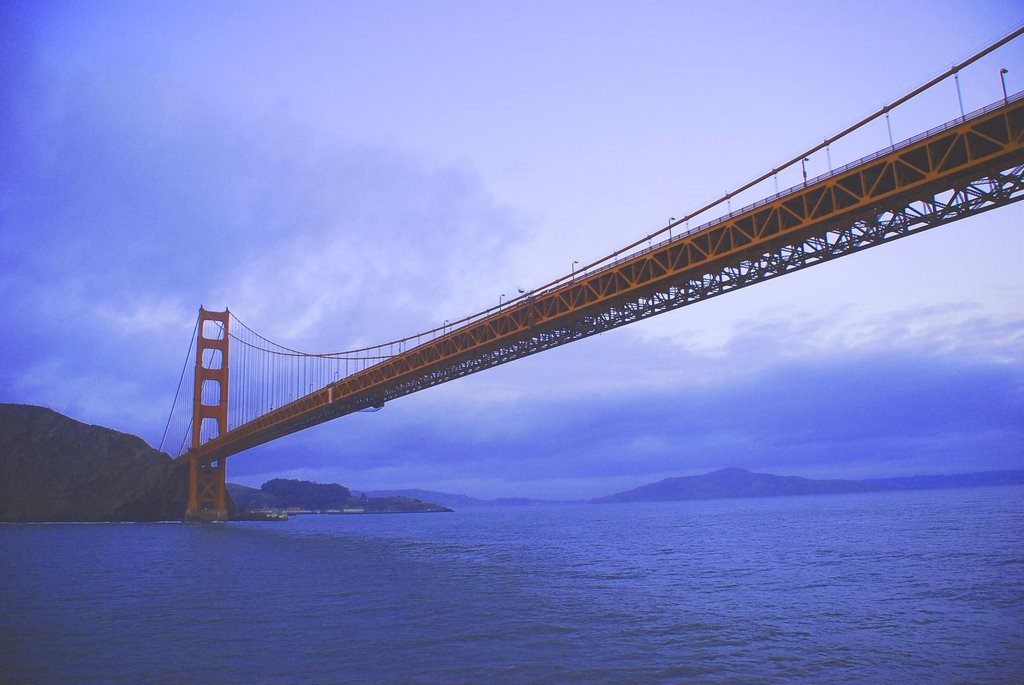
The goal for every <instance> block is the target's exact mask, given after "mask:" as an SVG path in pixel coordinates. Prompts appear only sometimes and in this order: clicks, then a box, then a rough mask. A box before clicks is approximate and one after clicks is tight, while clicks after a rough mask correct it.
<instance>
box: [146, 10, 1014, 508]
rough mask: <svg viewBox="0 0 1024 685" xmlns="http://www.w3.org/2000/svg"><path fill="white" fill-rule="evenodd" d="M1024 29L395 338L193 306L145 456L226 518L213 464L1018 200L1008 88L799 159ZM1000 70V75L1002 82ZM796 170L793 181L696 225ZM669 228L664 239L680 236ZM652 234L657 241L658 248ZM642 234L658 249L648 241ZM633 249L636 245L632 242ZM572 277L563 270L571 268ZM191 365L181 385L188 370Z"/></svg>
mask: <svg viewBox="0 0 1024 685" xmlns="http://www.w3.org/2000/svg"><path fill="white" fill-rule="evenodd" d="M1022 33H1024V28H1018V29H1016V30H1015V31H1013V32H1011V33H1010V34H1008V35H1007V36H1005V37H1003V38H1002V39H1001V40H999V41H996V42H995V43H993V44H992V45H989V46H988V47H986V48H984V49H983V50H980V51H979V52H977V53H975V54H974V55H972V56H971V57H970V58H968V59H966V60H964V61H962V62H960V63H959V64H956V65H954V66H953V67H951V68H950V69H949V70H947V71H946V72H944V73H943V74H940V75H939V76H937V77H936V78H934V79H932V80H931V81H929V82H928V83H926V84H924V85H922V86H921V87H919V88H917V89H915V90H914V91H912V92H910V93H908V94H907V95H905V96H903V97H902V98H900V99H898V100H896V101H894V102H893V103H890V104H889V105H886V106H885V107H883V108H882V109H880V110H879V111H877V112H875V113H874V114H872V115H871V116H869V117H866V118H865V119H863V120H861V121H860V122H858V123H856V124H854V125H852V126H850V127H849V128H847V129H846V130H844V131H842V132H841V133H839V134H837V135H835V136H833V137H831V138H827V139H825V140H824V141H823V142H822V143H820V144H818V145H816V146H815V147H812V148H810V149H809V150H806V151H804V152H803V153H801V154H799V155H797V156H795V157H794V158H792V159H790V160H788V161H787V162H784V163H783V164H780V165H779V166H777V167H775V168H773V169H772V170H771V171H769V172H767V173H765V174H763V175H762V176H760V177H758V178H756V179H754V180H753V181H751V182H750V183H748V184H746V185H744V186H743V187H741V188H738V189H736V190H735V191H732V192H730V193H726V195H724V196H723V197H721V198H719V199H718V200H716V201H714V202H712V203H710V204H708V205H706V206H704V207H701V208H700V209H698V210H696V211H694V212H691V213H689V214H687V215H686V216H684V217H682V218H680V219H674V220H673V221H671V222H670V223H669V224H668V225H667V226H665V227H662V228H660V229H659V230H657V231H655V232H653V233H650V234H649V235H646V236H644V237H642V238H641V239H639V240H637V241H636V242H634V243H632V244H630V245H627V246H626V247H623V248H621V249H619V250H617V251H615V252H614V253H612V254H610V255H608V256H607V257H604V258H602V259H600V260H597V261H595V262H593V263H591V264H587V265H585V266H583V267H580V268H578V269H576V268H574V269H573V271H572V272H571V273H570V274H568V275H565V276H563V277H561V278H558V279H556V280H554V281H551V282H550V283H547V284H545V285H542V286H540V287H538V288H535V289H533V290H530V291H528V292H522V293H520V294H519V295H518V296H517V297H514V298H511V299H509V300H508V301H505V302H499V305H498V306H496V307H491V308H489V309H486V310H484V311H481V312H478V313H475V314H472V315H469V316H466V317H464V318H463V319H460V320H457V321H452V322H448V321H445V322H444V324H443V325H441V326H437V327H435V328H432V329H430V330H426V331H421V332H419V333H415V334H413V335H409V336H407V337H404V338H401V339H398V340H392V341H388V342H385V343H381V344H378V345H373V346H369V347H362V348H359V349H352V350H346V351H341V352H330V353H323V354H310V353H306V352H301V351H299V350H295V349H292V348H289V347H286V346H284V345H281V344H279V343H276V342H274V341H271V340H269V339H267V338H265V337H263V336H262V335H260V334H259V333H257V332H256V331H254V330H253V329H252V328H250V327H248V326H247V325H246V324H245V323H243V322H242V321H240V320H239V319H238V318H237V317H236V316H234V315H233V314H232V313H231V312H229V311H228V310H225V311H223V312H215V311H209V310H207V309H205V308H200V310H199V317H198V320H197V322H196V328H195V330H194V331H193V335H192V342H191V345H190V348H189V352H188V354H187V356H186V361H185V366H184V368H183V370H182V375H181V379H180V380H179V384H178V391H177V393H176V395H175V400H174V403H173V406H172V409H171V413H170V416H169V418H168V421H167V426H166V428H165V431H164V436H163V439H162V441H161V445H160V449H162V450H166V451H169V452H172V453H173V454H175V455H177V459H178V460H179V461H185V462H188V464H189V469H190V486H189V505H188V512H187V516H188V518H190V519H200V520H211V519H212V520H217V519H224V518H226V509H225V476H226V460H227V458H228V457H230V456H231V455H234V454H238V453H239V452H242V451H243V450H246V449H249V448H251V447H255V446H257V445H260V444H263V443H266V442H269V441H271V440H275V439H277V438H280V437H283V436H285V435H288V434H290V433H294V432H296V431H300V430H302V429H304V428H308V427H311V426H315V425H317V424H320V423H323V422H325V421H329V420H331V419H334V418H337V417H340V416H344V415H346V414H351V413H353V412H358V411H368V410H374V409H378V408H380V407H382V406H383V405H384V403H385V402H389V401H392V400H395V399H397V398H399V397H402V396H404V395H408V394H410V393H413V392H416V391H418V390H423V389H425V388H429V387H431V386H433V385H437V384H440V383H445V382H447V381H450V380H454V379H456V378H460V377H462V376H466V375H468V374H471V373H476V372H478V371H482V370H484V369H487V368H490V367H493V366H497V365H499V364H504V363H506V362H510V361H512V360H515V359H519V358H521V357H525V356H528V355H531V354H535V353H537V352H541V351H543V350H547V349H550V348H552V347H557V346H559V345H564V344H566V343H570V342H573V341H576V340H580V339H582V338H586V337H588V336H591V335H595V334H597V333H601V332H604V331H607V330H611V329H613V328H618V327H619V326H624V325H626V324H629V323H632V322H634V321H640V320H642V319H646V318H648V317H650V316H653V315H655V314H661V313H663V312H667V311H670V310H673V309H677V308H679V307H683V306H686V305H688V304H692V303H694V302H699V301H701V300H706V299H708V298H711V297H714V296H716V295H721V294H723V293H727V292H730V291H732V290H736V289H738V288H743V287H746V286H749V285H754V284H755V283H760V282H762V281H765V280H768V279H770V278H775V277H777V276H782V275H784V274H787V273H791V272H793V271H797V270H799V269H804V268H807V267H809V266H813V265H815V264H820V263H823V262H826V261H829V260H831V259H835V258H837V257H842V256H845V255H849V254H853V253H855V252H859V251H861V250H864V249H867V248H869V247H874V246H876V245H882V244H884V243H887V242H891V241H893V240H897V239H899V238H904V237H907V236H910V235H915V234H917V233H920V232H922V231H925V230H928V229H930V228H935V227H936V226H941V225H944V224H948V223H950V222H953V221H956V220H958V219H963V218H966V217H969V216H974V215H977V214H980V213H982V212H986V211H989V210H992V209H996V208H998V207H1003V206H1005V205H1008V204H1011V203H1014V202H1017V201H1019V200H1021V199H1024V92H1021V93H1016V94H1014V95H1012V96H1011V95H1008V94H1007V93H1006V88H1005V80H1003V81H1002V83H1003V93H1002V98H1001V99H999V100H997V101H996V102H993V103H992V104H990V105H988V106H986V107H983V108H981V109H979V110H976V111H973V112H970V113H966V112H964V111H963V105H962V104H961V105H960V116H959V117H957V118H955V119H953V120H951V121H948V122H947V123H945V124H942V125H941V126H937V127H935V128H932V129H930V130H928V131H925V132H923V133H920V134H919V135H916V136H914V137H912V138H909V139H906V140H903V141H899V142H894V141H893V140H892V138H891V135H892V134H891V128H890V129H889V131H890V133H889V136H890V140H889V145H888V146H887V147H884V148H882V149H880V150H877V151H876V152H874V153H872V154H870V155H868V156H866V157H863V158H861V159H858V160H857V161H854V162H851V163H849V164H846V165H844V166H841V167H839V168H836V169H831V170H830V171H829V172H828V173H825V174H822V175H820V176H817V177H815V178H811V179H808V178H807V177H806V171H805V167H804V162H806V161H807V159H808V158H809V156H810V155H811V154H813V153H815V152H818V151H820V150H822V149H825V150H826V151H828V149H829V146H830V145H831V144H832V143H835V142H836V141H838V140H840V139H842V138H844V137H846V136H847V135H849V134H850V133H852V132H854V131H856V130H858V129H860V128H862V127H863V126H865V125H866V124H868V123H869V122H872V121H875V120H877V119H879V118H881V117H883V116H884V117H886V119H887V123H888V115H889V113H890V112H891V111H892V110H893V109H894V108H895V107H898V106H899V105H901V104H903V103H905V102H907V101H909V100H911V99H913V98H915V97H917V96H918V95H920V94H921V93H923V92H924V91H926V90H928V89H930V88H933V87H934V86H936V85H937V84H939V83H941V82H943V81H945V80H947V79H948V78H950V77H953V79H954V80H955V81H956V86H957V95H958V100H959V101H960V102H961V103H962V99H960V98H959V95H960V91H959V80H958V74H959V72H960V70H962V69H963V68H964V67H966V66H968V65H970V64H972V63H974V62H976V61H977V60H979V59H981V58H982V57H984V56H985V55H987V54H989V53H991V52H993V51H994V50H996V49H997V48H999V47H1001V46H1002V45H1005V44H1006V43H1009V42H1010V41H1012V40H1014V39H1016V38H1017V37H1019V36H1020V35H1021V34H1022ZM1005 73H1006V72H1005V70H1003V72H1001V73H1000V77H1001V78H1002V77H1003V76H1004V75H1005ZM797 164H800V165H801V169H802V170H803V181H802V183H800V184H798V185H796V186H793V187H791V188H788V189H786V190H783V191H781V192H776V193H774V194H773V195H770V196H768V197H765V198H764V199H762V200H759V201H758V202H755V203H754V204H751V205H749V206H746V207H743V208H742V209H739V210H736V211H731V212H729V213H727V214H725V215H724V216H721V217H718V218H716V219H714V220H711V221H708V222H706V223H704V224H702V225H700V226H697V227H696V228H692V229H690V228H688V226H689V222H690V220H691V219H693V218H694V217H698V216H701V215H702V214H704V213H706V212H708V211H709V210H712V209H713V208H715V207H717V206H719V205H721V204H722V203H725V202H730V201H731V199H732V198H733V197H735V196H736V195H738V194H739V193H742V192H744V191H747V190H750V189H751V188H754V187H755V186H757V185H758V184H760V183H762V182H764V181H766V180H767V179H769V178H772V177H775V178H776V179H777V176H778V173H779V172H780V171H782V170H784V169H788V168H791V167H794V166H795V165H797ZM681 227H682V228H683V230H680V228H681ZM666 234H667V237H664V238H662V236H665V235H666ZM655 238H662V239H661V240H660V242H658V243H654V239H655ZM645 244H646V246H645ZM574 267H575V264H574ZM190 368H191V369H193V371H194V372H193V373H191V374H189V373H188V370H189V369H190Z"/></svg>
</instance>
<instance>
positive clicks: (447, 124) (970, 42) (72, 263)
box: [0, 0, 1024, 498]
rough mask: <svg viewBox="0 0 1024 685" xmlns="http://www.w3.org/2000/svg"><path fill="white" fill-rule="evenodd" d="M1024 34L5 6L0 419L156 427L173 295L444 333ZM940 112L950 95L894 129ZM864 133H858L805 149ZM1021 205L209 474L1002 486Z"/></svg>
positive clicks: (544, 491) (259, 318) (907, 111)
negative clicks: (63, 417)
mask: <svg viewBox="0 0 1024 685" xmlns="http://www.w3.org/2000/svg"><path fill="white" fill-rule="evenodd" d="M1022 20H1024V5H1022V4H1021V3H1020V2H1019V0H1018V1H1011V0H978V2H973V3H971V6H970V10H969V11H965V8H964V4H963V3H962V2H938V1H932V2H921V1H913V0H909V1H907V2H900V3H892V2H889V1H888V0H885V1H873V0H867V1H865V2H858V3H847V2H821V1H820V0H817V1H808V2H792V1H781V2H773V3H762V2H719V3H688V2H644V1H638V2H629V3H626V2H599V1H588V2H550V1H549V0H548V1H545V2H532V1H529V0H527V1H518V2H484V3H480V2H387V1H383V2H374V3H368V2H323V3H321V2H289V3H284V2H280V3H277V2H266V3H249V2H187V1H186V2H158V1H153V2H146V3H138V2H106V1H96V2H88V3H83V2H57V1H53V2H46V3H41V2H31V1H29V2H23V1H20V0H3V2H0V35H2V36H3V40H0V79H2V81H0V231H2V240H0V317H2V320H3V326H2V328H0V341H2V344H3V352H4V354H3V356H2V362H0V364H2V366H0V401H5V402H22V403H33V404H42V405H47V406H50V407H53V408H55V409H57V410H58V411H61V412H63V413H66V414H68V415H70V416H72V417H74V418H77V419H79V420H82V421H86V422H89V423H97V424H102V425H106V426H110V427H113V428H117V429H119V430H124V431H128V432H132V433H136V434H138V435H141V436H142V437H144V438H145V439H146V440H148V441H149V442H150V443H153V444H157V443H159V440H160V437H161V433H162V431H163V427H164V422H165V420H166V417H167V412H168V410H169V408H170V405H171V401H172V398H173V396H174V390H175V386H176V383H177V379H178V374H179V372H180V368H181V362H182V359H183V358H184V355H185V351H186V348H187V346H188V339H189V334H190V332H191V330H192V327H193V324H194V322H195V316H196V312H197V309H198V307H199V306H200V305H201V304H202V305H205V306H207V307H209V308H213V309H223V308H224V307H230V308H231V309H232V311H234V312H235V313H237V314H238V316H239V317H241V318H242V320H243V321H245V322H246V323H247V324H249V325H250V326H252V327H253V328H254V329H256V330H258V331H259V332H261V333H263V334H264V335H266V336H267V337H269V338H272V339H274V340H277V341H279V342H281V343H284V344H287V345H289V346H291V347H295V348H299V349H304V350H308V351H313V352H316V351H332V350H340V349H348V348H351V347H354V346H358V345H362V344H368V343H375V342H380V341H384V340H390V339H393V338H396V337H401V336H404V335H406V334H409V333H413V332H415V331H417V330H421V329H425V328H429V327H432V326H434V325H438V324H440V323H441V322H442V321H443V320H445V319H456V318H460V317H461V316H462V315H465V314H468V313H471V312H474V311H478V310H480V309H483V308H486V307H489V306H492V305H494V304H497V302H498V298H499V295H501V294H502V293H509V292H513V291H514V289H516V288H529V287H534V286H537V285H540V284H542V283H546V282H547V281H549V280H552V279H553V278H555V277H557V276H560V275H562V274H564V273H565V272H568V271H569V270H570V268H571V265H572V262H573V261H574V260H579V261H580V262H584V263H585V262H588V261H590V260H592V259H594V258H597V257H600V256H602V255H604V254H607V253H608V252H611V251H613V250H615V249H617V248H619V247H621V246H623V245H625V244H628V243H631V242H632V241H634V240H636V239H637V238H639V237H641V236H643V235H645V234H647V233H649V232H650V231H652V230H654V229H656V228H658V227H660V226H662V225H664V224H665V223H666V222H667V221H668V219H669V217H673V216H682V215H684V214H686V213H687V212H688V211H690V210H692V209H694V208H696V207H699V206H701V205H703V204H704V203H705V202H707V201H709V200H711V199H714V198H716V197H719V196H721V195H722V194H723V193H724V192H725V191H727V190H729V189H731V188H734V187H737V186H739V185H741V184H743V183H744V182H746V181H747V180H749V179H751V178H754V177H756V176H759V175H760V174H761V173H762V172H764V171H766V170H768V169H771V168H772V167H773V166H774V165H776V164H777V163H779V162H781V161H783V160H784V159H789V158H790V157H792V156H794V155H796V154H798V153H799V152H800V151H801V150H803V149H805V148H807V147H810V146H811V145H813V144H815V143H816V142H817V141H820V140H822V139H824V138H825V137H826V136H828V135H830V134H832V133H835V132H837V131H839V130H841V129H842V128H844V127H845V126H847V125H848V124H850V123H852V122H853V121H855V120H857V119H859V118H861V117H862V116H863V115H865V114H868V113H870V112H872V111H874V110H876V109H878V108H879V107H880V106H881V105H883V104H885V103H886V102H888V101H891V100H893V99H895V98H897V97H899V96H900V95H902V94H903V93H904V92H906V91H908V90H910V89H911V88H913V87H915V86H916V85H919V84H920V83H922V82H924V81H926V80H927V79H929V78H930V77H932V76H934V75H936V74H937V73H939V72H941V71H943V70H944V69H946V68H948V67H949V66H950V65H951V64H952V63H954V62H956V61H958V60H960V59H962V58H964V57H966V56H967V55H969V54H970V53H971V52H973V51H974V50H975V49H977V48H979V47H982V46H983V45H985V44H987V43H988V42H991V41H992V40H993V39H995V38H997V37H998V36H1000V35H1002V34H1004V33H1005V32H1007V31H1008V30H1010V29H1012V28H1014V27H1015V26H1016V25H1017V24H1018V23H1019V22H1020V21H1022ZM1001 67H1006V68H1008V69H1009V74H1007V85H1008V87H1009V88H1010V90H1011V92H1012V91H1017V90H1021V89H1024V39H1021V40H1018V41H1017V42H1016V43H1014V44H1011V45H1010V46H1008V47H1006V48H1004V49H1002V50H1000V51H999V52H998V53H996V54H995V55H993V56H991V57H990V58H987V59H985V60H983V61H982V62H980V63H978V64H977V65H976V66H975V67H972V68H971V69H969V70H967V71H965V72H964V73H963V74H962V75H961V79H960V85H961V89H962V96H963V100H964V105H965V107H966V108H967V109H968V110H970V109H974V108H976V107H980V106H983V105H985V104H988V103H989V102H992V101H995V100H997V99H999V98H1000V97H1001V90H1000V82H999V69H1000V68H1001ZM958 115H959V106H958V104H957V94H956V90H955V87H954V84H953V82H952V81H949V82H947V83H945V84H943V85H941V86H940V87H938V88H937V89H936V90H935V91H934V92H933V93H930V94H928V96H927V97H924V98H922V99H921V100H920V101H919V102H917V103H915V104H914V105H913V106H910V107H906V108H903V109H901V110H897V111H896V112H894V113H893V115H892V118H891V125H892V129H893V135H894V136H895V137H896V138H897V139H902V138H905V137H909V136H911V135H914V134H916V133H919V132H920V131H923V130H925V129H926V128H928V127H931V126H934V125H936V124H939V123H942V122H944V121H946V120H949V119H952V118H954V117H956V116H958ZM887 144H888V134H887V132H886V129H885V124H884V122H878V124H877V125H872V126H871V127H869V128H868V129H867V130H865V131H864V132H863V133H862V134H860V135H858V136H856V137H854V138H853V139H851V140H850V141H849V142H845V143H842V144H838V145H836V146H834V147H833V148H832V149H831V150H830V153H831V158H832V160H831V161H832V162H833V164H836V165H838V164H841V163H844V162H847V161H850V160H852V159H855V158H857V157H860V156H863V155H864V154H868V153H870V152H873V151H874V150H875V149H878V148H880V147H883V146H885V145H887ZM827 169H828V160H827V159H826V157H825V156H824V155H823V154H821V153H819V154H817V155H814V156H813V157H812V160H811V162H810V164H809V165H808V171H809V173H811V174H817V173H822V172H824V171H827ZM799 174H800V172H799V169H796V170H790V171H789V172H787V173H784V174H782V175H781V176H780V179H779V183H780V186H781V187H787V186H789V185H792V184H794V183H796V182H797V181H798V179H799ZM773 191H774V189H773V188H772V187H771V186H770V185H769V186H768V187H762V188H760V189H758V191H756V192H754V193H753V194H751V195H749V196H747V197H744V198H741V199H740V200H738V202H739V203H743V204H745V203H746V202H747V201H753V200H756V199H758V197H759V196H761V195H764V194H768V193H771V192H773ZM707 218H711V217H707ZM1022 223H1024V206H1021V205H1015V206H1012V207H1009V208H1005V209H1002V210H998V211H996V212H992V213H989V214H986V215H983V216H980V217H976V218H973V219H968V220H965V221H961V222H958V223H956V224H952V225H949V226H945V227H942V228H939V229H936V230H934V231H930V232H928V233H926V234H923V235H920V236H917V237H914V238H911V239H909V240H905V241H900V242H898V243H895V244H892V245H888V246H883V247H880V248H878V249H875V250H870V251H868V252H866V253H862V254H859V255H855V256H851V257H848V258H846V259H843V260H840V261H838V262H835V263H831V264H827V265H823V266H820V267H815V268H814V269H810V270H807V271H804V272H800V273H797V274H793V275H790V276H787V277H785V278H783V279H779V280H777V281H772V282H769V283H765V284H762V285H759V286H755V287H753V288H748V289H745V290H742V291H739V292H736V293H732V294H730V295H728V296H726V297H722V298H716V299H714V300H711V301H708V302H705V303H701V304H698V305H695V306H692V307H688V308H686V309H684V310H679V311H676V312H673V313H669V314H666V315H664V316H660V317H657V318H655V319H653V320H650V321H646V322H643V323H640V324H635V325H633V326H629V327H627V328H624V329H620V330H617V331H613V332H610V333H606V334H604V335H601V336H598V337H595V338H592V339H588V340H585V341H582V342H579V343H575V344H572V345H569V346H567V347H563V348H560V349H556V350H552V351H549V352H545V353H543V354H541V355H537V356H535V357H532V358H528V359H524V360H520V361H517V362H514V363H512V364H509V365H506V366H504V367H499V368H497V369H493V370H490V371H487V372H484V373H481V374H478V375H476V376H472V377H469V378H464V379H461V380H458V381H455V382H452V383H449V384H446V385H444V386H440V387H438V388H434V389H431V390H428V391H425V392H422V393H418V394H416V395H412V396H409V397H406V398H403V399H401V400H399V401H396V402H394V403H391V404H389V405H388V406H387V407H386V408H385V409H384V410H383V411H380V412H377V413H374V414H357V415H354V416H349V417H344V418H342V419H339V420H336V421H334V422H331V423H329V424H326V425H322V426H319V427H317V428H314V429H311V430H308V431H306V432H304V433H301V434H298V435H294V436H291V437H289V438H286V439H283V440H279V441H277V442H275V443H273V444H270V445H266V446H263V447H261V448H257V449H254V450H251V451H250V452H247V453H243V454H240V455H237V456H235V457H232V458H231V459H230V461H229V479H230V480H233V481H236V482H241V483H246V484H249V485H259V484H260V483H262V482H263V481H264V480H267V479H268V478H271V477H278V476H282V477H299V478H309V479H313V480H319V481H337V482H341V483H345V484H347V485H350V486H353V487H355V488H360V489H364V488H365V489H375V488H400V487H425V488H431V489H438V490H446V491H453V492H462V493H466V494H471V495H476V496H481V497H492V496H504V495H532V496H540V497H550V498H580V497H591V496H598V495H603V494H608V493H610V492H615V491H619V490H623V489H627V488H631V487H635V486H638V485H642V484H644V483H648V482H651V481H654V480H658V479H660V478H664V477H667V476H674V475H685V474H693V473H701V472H704V471H707V470H710V469H714V468H720V467H724V466H741V467H746V468H751V469H757V470H764V471H771V472H776V473H786V474H797V475H805V476H811V477H872V476H878V477H882V476H895V475H909V474H913V473H950V472H962V471H972V470H987V469H999V468H1022V467H1024V309H1022V307H1021V305H1020V303H1021V302H1024V276H1022V274H1021V269H1020V254H1021V251H1022V248H1024V233H1022V230H1021V226H1022Z"/></svg>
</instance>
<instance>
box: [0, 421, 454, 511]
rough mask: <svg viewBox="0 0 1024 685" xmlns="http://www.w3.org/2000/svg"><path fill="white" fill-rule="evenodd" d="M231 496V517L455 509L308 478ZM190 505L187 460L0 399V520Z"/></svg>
mask: <svg viewBox="0 0 1024 685" xmlns="http://www.w3.org/2000/svg"><path fill="white" fill-rule="evenodd" d="M253 493H255V495H254V494H253ZM233 494H237V495H238V497H239V499H240V504H241V505H242V506H237V505H236V503H235V500H234V499H233V498H232V495H233ZM227 499H228V501H227V505H228V516H229V518H246V517H248V515H249V512H248V511H247V510H248V509H249V508H250V507H252V508H264V507H265V508H279V509H301V510H317V509H322V510H333V509H338V510H348V511H349V512H351V513H405V512H425V511H450V510H449V509H447V508H446V507H443V506H438V505H433V504H430V503H426V502H420V501H419V500H416V499H413V498H409V497H387V498H371V497H362V496H353V495H352V494H351V493H350V492H349V490H348V488H345V487H344V486H341V485H320V484H318V483H307V482H303V481H284V480H275V481H270V482H269V483H265V484H264V487H263V489H262V490H255V489H254V488H246V487H245V486H236V485H234V484H229V489H228V497H227ZM187 506H188V466H187V465H186V464H182V463H177V462H175V461H174V460H173V459H172V458H171V456H170V455H168V454H166V453H164V452H161V451H159V450H155V449H153V448H152V447H150V446H149V445H148V444H147V443H146V441H145V440H143V439H142V438H140V437H137V436H135V435H129V434H127V433H121V432H119V431H115V430H111V429H109V428H104V427H102V426H92V425H89V424H85V423H82V422H80V421H76V420H74V419H71V418H68V417H67V416H64V415H63V414H59V413H57V412H55V411H53V410H52V409H47V408H46V407H37V406H31V405H23V404H0V521H6V522H49V521H180V520H182V519H184V514H185V509H186V508H187Z"/></svg>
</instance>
